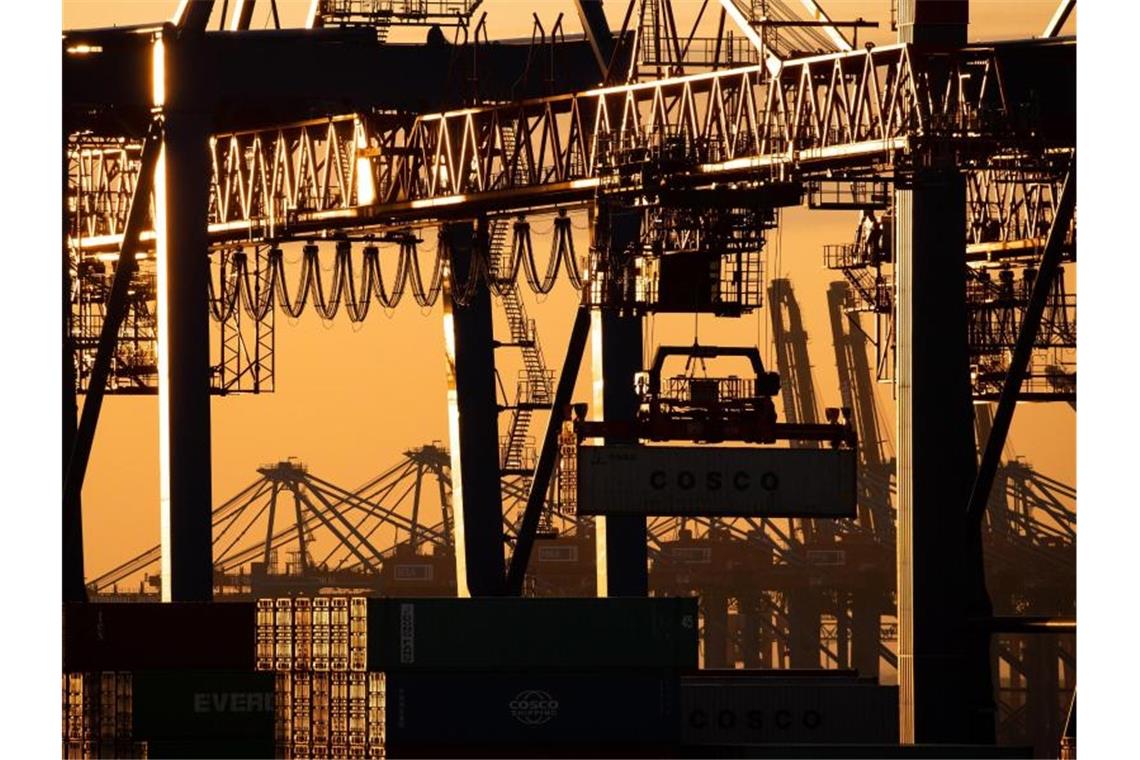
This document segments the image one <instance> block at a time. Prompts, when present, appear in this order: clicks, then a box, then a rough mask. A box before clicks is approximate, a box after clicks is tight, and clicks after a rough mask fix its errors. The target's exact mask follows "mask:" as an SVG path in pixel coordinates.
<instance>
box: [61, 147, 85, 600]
mask: <svg viewBox="0 0 1140 760" xmlns="http://www.w3.org/2000/svg"><path fill="white" fill-rule="evenodd" d="M68 131H69V130H68V129H67V128H66V127H65V128H64V130H63V198H64V203H63V260H62V270H63V271H62V275H63V281H62V284H61V289H60V295H61V301H62V305H63V314H62V316H63V321H62V322H61V323H60V324H61V327H62V329H63V335H62V338H63V341H62V346H63V365H62V367H63V378H62V384H61V387H60V391H61V398H60V401H61V403H62V411H63V415H62V424H63V430H62V432H63V436H62V438H63V451H62V454H63V462H62V465H63V483H64V489H65V490H64V498H63V537H62V538H63V601H65V602H85V601H87V589H86V587H85V586H84V585H83V507H82V502H81V494H78V493H77V494H75V495H74V498H70V499H69V498H68V497H67V493H66V488H67V470H68V467H69V465H70V462H71V452H72V450H73V449H74V447H75V439H76V430H77V428H78V425H79V405H78V401H77V400H76V391H75V386H76V373H75V341H74V339H73V337H72V325H71V252H70V251H69V250H68V244H67V237H68V234H69V233H70V231H71V230H70V226H71V220H70V217H69V214H68V208H67V194H68V150H67V136H68ZM76 192H78V189H77V191H76Z"/></svg>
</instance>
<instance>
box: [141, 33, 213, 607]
mask: <svg viewBox="0 0 1140 760" xmlns="http://www.w3.org/2000/svg"><path fill="white" fill-rule="evenodd" d="M163 38H164V39H162V40H160V41H159V43H157V45H156V47H157V48H158V49H157V50H156V54H155V76H156V98H155V99H156V105H158V106H161V107H162V109H163V114H164V116H165V127H164V134H163V143H162V150H161V153H160V155H159V158H158V163H157V166H156V168H155V183H154V184H155V209H156V217H157V218H156V219H155V235H156V237H155V243H156V261H157V266H158V372H159V389H158V404H159V411H158V415H159V467H160V480H159V487H160V497H159V498H160V508H161V512H162V514H161V531H162V599H163V601H209V600H210V599H211V598H212V597H213V556H212V531H211V514H210V513H211V501H212V499H211V482H210V481H211V472H210V324H209V302H208V282H209V280H208V278H209V277H210V260H209V255H208V254H209V247H208V239H207V223H208V219H209V216H208V215H209V189H210V166H211V162H210V152H209V136H210V131H209V117H208V110H207V105H206V98H205V96H204V92H203V90H204V88H205V87H206V86H208V85H207V84H206V83H205V82H203V81H202V79H203V76H202V67H203V65H204V55H203V50H202V48H203V44H202V38H201V35H200V34H198V33H194V32H192V31H185V32H183V33H181V34H170V33H165V34H164V35H163ZM159 85H164V91H162V92H158V91H157V90H158V86H159Z"/></svg>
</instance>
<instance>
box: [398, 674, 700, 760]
mask: <svg viewBox="0 0 1140 760" xmlns="http://www.w3.org/2000/svg"><path fill="white" fill-rule="evenodd" d="M677 684H678V681H677V678H676V676H675V675H674V676H669V675H667V674H662V673H645V672H635V671H626V672H622V671H604V672H596V673H565V672H556V673H551V672H526V673H505V672H495V673H437V672H424V671H419V672H404V673H399V674H388V685H387V689H388V699H387V703H388V716H387V749H388V756H389V757H392V758H400V757H491V756H528V757H538V756H548V755H550V754H551V752H559V753H563V754H565V755H568V756H588V755H598V754H600V755H605V756H611V757H612V756H621V755H626V754H647V755H661V754H667V753H670V752H672V751H674V750H675V748H676V746H677V739H678V728H679V725H678V700H677ZM631 750H632V752H631Z"/></svg>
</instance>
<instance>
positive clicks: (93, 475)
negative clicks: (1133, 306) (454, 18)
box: [63, 0, 1076, 579]
mask: <svg viewBox="0 0 1140 760" xmlns="http://www.w3.org/2000/svg"><path fill="white" fill-rule="evenodd" d="M673 4H674V7H675V8H676V9H677V11H678V15H679V18H678V23H679V26H682V27H684V26H685V24H686V21H685V20H684V19H691V18H692V16H693V14H694V13H695V12H696V9H697V8H698V7H699V6H700V0H674V3H673ZM221 5H222V3H221V2H218V3H216V6H217V7H218V8H219V9H220V7H221ZM711 5H714V6H715V5H716V3H715V0H713V2H712V3H711ZM176 6H177V2H175V1H174V0H65V2H64V3H63V23H64V27H65V28H69V29H70V28H82V27H93V26H109V25H112V24H133V23H140V22H151V21H157V20H163V19H166V18H169V17H170V16H171V14H172V13H173V11H174V9H175V7H176ZM278 6H279V7H280V9H281V19H282V23H283V25H284V26H300V25H302V23H303V20H304V14H305V10H306V8H307V6H308V0H279V2H278ZM824 6H825V8H826V9H827V10H828V12H829V13H830V14H831V15H832V17H833V18H839V19H852V18H855V17H859V16H861V17H864V18H866V19H868V20H873V21H879V22H880V24H881V28H880V29H878V30H871V33H870V34H869V35H867V34H863V33H861V34H860V40H861V41H862V40H864V39H868V38H869V39H870V40H872V41H875V42H879V43H886V42H890V41H892V33H891V32H890V28H889V8H890V2H889V0H827V2H825V3H824ZM605 7H606V11H607V15H608V16H609V18H610V23H611V25H612V26H613V27H615V28H617V27H618V26H619V25H620V24H621V19H622V16H623V15H624V12H625V7H626V2H625V0H607V2H606V4H605ZM1055 7H1056V0H972V2H971V27H970V29H971V39H974V40H986V39H1006V38H1012V37H1026V36H1032V35H1037V34H1040V33H1041V31H1042V29H1043V28H1044V26H1045V24H1046V22H1047V21H1048V19H1049V17H1050V15H1051V14H1052V12H1053V10H1054V8H1055ZM481 10H486V11H487V14H488V16H487V20H488V29H489V32H490V35H491V37H492V38H495V37H500V38H501V37H520V36H526V37H529V35H530V30H531V20H530V15H531V12H532V11H534V12H537V13H538V14H539V15H540V17H541V19H542V21H543V23H544V25H546V27H547V28H548V29H549V28H550V24H552V23H553V21H554V19H555V17H556V16H557V15H558V13H560V12H563V13H565V14H566V18H565V24H566V31H567V32H568V33H573V32H577V31H579V25H578V20H577V15H576V13H575V12H574V5H573V2H572V0H528V1H527V2H520V1H519V0H485V2H484V3H483V6H482V9H481ZM271 23H272V22H271V20H270V17H269V3H268V2H267V1H266V0H263V2H260V3H258V9H257V11H256V12H255V16H254V27H255V28H261V27H263V26H267V25H271ZM1075 29H1076V20H1075V14H1074V16H1073V18H1072V19H1071V20H1070V21H1069V23H1068V26H1067V27H1066V30H1065V31H1066V33H1075ZM423 33H424V30H422V29H419V30H414V31H413V32H410V33H409V34H405V35H392V36H391V39H395V40H399V41H407V40H414V39H417V38H422V35H423ZM585 222H586V219H585V214H584V213H577V214H575V225H576V228H577V229H576V232H575V234H576V244H577V246H578V250H579V251H580V252H584V251H585V250H586V245H587V241H586V233H585V231H584V229H583V228H584V227H585ZM857 222H858V214H857V213H854V212H818V211H815V212H809V211H808V210H807V208H806V207H803V208H796V209H790V210H786V211H784V212H783V215H782V224H781V234H780V235H779V243H778V244H777V241H776V238H777V236H776V235H775V234H772V235H770V238H769V239H770V244H769V247H768V249H767V253H766V256H765V269H766V273H767V277H769V278H771V277H787V278H790V279H791V280H792V283H793V287H794V289H795V294H796V297H797V299H798V301H799V304H800V307H801V309H802V311H803V316H804V320H805V324H806V328H807V331H808V334H809V340H810V342H809V350H810V354H811V358H812V373H813V377H814V382H815V391H816V395H817V398H818V400H819V403H820V406H821V409H822V407H824V406H838V405H839V403H840V389H839V385H838V379H837V373H836V369H835V360H834V353H833V349H832V342H831V330H830V325H829V321H828V314H827V299H826V292H827V286H828V283H830V282H832V281H835V280H838V279H841V276H840V275H839V273H837V272H831V271H828V270H826V269H824V267H823V263H822V249H823V246H824V245H825V244H830V243H842V242H850V241H851V239H852V237H853V233H854V230H855V226H856V223H857ZM532 224H533V227H534V228H535V229H536V230H538V231H543V230H548V229H549V227H550V224H549V220H548V219H544V218H535V219H532ZM425 236H426V237H429V239H430V238H432V237H433V234H431V233H428V234H426V235H425ZM547 242H548V238H546V237H545V236H541V235H536V237H535V244H536V245H535V247H536V250H537V251H538V256H539V258H540V263H541V262H542V261H544V260H545V256H546V251H547ZM286 256H287V259H290V260H291V259H293V258H295V254H294V253H292V252H290V251H288V250H287V251H286ZM429 262H430V257H429ZM425 266H426V264H425ZM289 272H290V274H291V275H292V273H293V272H294V270H293V269H292V268H290V269H289ZM293 277H295V275H292V276H291V277H290V287H292V282H293ZM1067 280H1068V285H1069V288H1070V290H1075V288H1076V276H1075V272H1074V271H1072V267H1069V271H1068V272H1067ZM523 292H524V299H525V300H526V305H527V308H528V310H529V311H530V313H531V316H533V317H535V318H536V319H537V321H538V330H539V336H540V339H541V341H542V345H543V348H544V351H545V354H546V358H547V362H548V364H549V365H550V366H551V368H557V367H558V366H559V365H560V364H561V361H562V356H563V353H564V351H565V342H566V339H567V337H568V335H569V330H570V324H571V320H572V317H573V310H574V306H575V303H576V301H575V294H574V293H573V292H572V290H571V288H570V286H569V285H568V284H567V283H566V282H565V281H563V282H561V283H560V284H559V285H558V287H557V288H556V289H555V291H554V293H553V294H551V295H550V296H549V297H547V298H546V299H545V300H544V302H542V303H536V300H535V298H534V296H533V295H532V294H531V293H530V292H529V290H528V289H526V288H524V289H523ZM768 318H769V314H768V312H767V309H760V310H758V311H757V312H755V313H753V314H751V315H748V316H745V317H743V318H740V319H737V320H733V319H714V318H712V317H708V316H704V317H702V318H701V319H700V340H701V342H702V343H706V344H715V343H721V344H726V345H739V344H747V343H751V344H753V345H757V344H758V345H759V346H760V347H761V352H762V355H763V356H764V357H765V361H766V363H767V362H768V360H769V358H770V357H771V356H772V353H771V347H770V336H771V330H770V328H769V327H768ZM291 323H292V324H291ZM500 330H503V331H505V325H504V321H503V318H502V314H501V310H499V309H498V307H496V331H497V333H499V334H502V333H500V332H499V331H500ZM653 335H654V341H653V342H650V341H649V340H648V339H647V340H646V350H647V352H651V351H652V350H653V348H654V347H655V344H656V343H661V342H670V343H677V342H682V343H687V342H690V341H691V340H692V337H693V318H692V317H691V316H671V317H669V316H661V317H657V318H656V319H655V320H654V325H653ZM515 353H516V352H511V351H501V352H499V354H500V356H499V358H500V359H503V361H502V363H501V365H500V373H501V374H502V377H503V380H504V383H505V384H507V385H508V386H513V379H514V377H515V374H516V368H517V364H518V362H517V361H516V357H515V355H514V354H515ZM588 358H589V357H588V355H587V357H586V360H585V361H584V362H583V369H582V373H581V375H580V377H579V382H578V390H577V392H576V393H575V400H579V401H588V400H589V394H588V390H587V389H588V387H589V381H590V366H589V361H588ZM712 369H713V368H712V367H711V366H710V371H711V370H712ZM733 369H735V368H733ZM713 374H717V373H715V372H713ZM276 383H277V391H276V392H275V393H273V394H267V395H261V396H229V397H225V398H218V397H215V398H214V399H213V402H212V420H213V441H212V448H213V463H214V474H213V495H214V502H215V504H217V503H221V502H222V501H224V500H225V499H227V498H228V497H230V496H232V495H233V494H235V493H236V492H237V491H238V490H239V489H241V488H242V487H244V486H245V485H247V484H248V483H250V482H251V481H253V480H254V479H256V477H257V474H256V473H255V471H254V470H255V468H256V467H257V466H258V465H260V464H262V463H265V462H270V461H276V460H278V459H283V458H285V457H287V456H295V457H298V458H300V459H301V460H302V461H304V462H305V463H306V464H308V465H309V467H310V469H311V471H312V472H313V473H314V474H317V475H319V476H320V477H322V478H324V479H326V480H330V481H332V482H334V483H336V484H338V485H340V486H343V487H346V488H350V489H351V488H354V487H355V486H357V485H359V484H361V483H363V482H365V481H367V480H369V479H370V478H372V477H373V476H375V475H377V474H378V473H380V472H381V471H382V470H384V469H386V468H387V467H389V466H391V465H393V464H395V463H396V461H397V460H398V459H399V458H400V455H401V452H402V451H403V450H405V449H408V448H410V447H414V446H418V445H421V444H424V443H428V442H431V441H433V440H438V441H443V442H444V443H446V440H447V414H446V371H445V358H444V344H443V327H442V308H441V306H440V305H438V304H437V306H436V307H435V308H434V309H433V310H431V311H430V312H426V313H423V312H421V310H420V309H419V308H418V307H416V306H415V305H414V303H413V302H412V299H410V298H407V299H405V300H404V302H403V303H401V305H400V306H399V307H398V308H397V309H396V310H395V312H394V313H392V314H391V315H385V314H384V313H383V312H382V311H381V310H379V309H374V310H373V312H372V314H371V315H370V317H369V319H368V320H367V321H366V322H365V323H364V324H363V325H360V326H353V325H351V324H349V322H348V320H347V318H345V317H344V316H343V315H340V316H338V318H337V320H335V321H334V322H332V323H323V322H322V321H321V319H320V318H319V317H317V316H316V315H315V314H314V313H313V310H312V309H310V310H308V311H307V312H306V314H305V315H304V316H302V317H301V319H299V320H296V321H294V320H289V319H287V318H285V317H283V316H281V315H280V314H279V316H278V318H277V364H276ZM81 400H82V398H81ZM878 401H879V409H880V412H881V413H882V414H883V415H884V422H885V427H886V430H885V432H886V433H887V435H888V436H889V437H890V438H893V426H894V402H893V399H892V395H891V387H890V386H889V385H880V386H879V395H878ZM504 423H505V415H504ZM1075 429H1076V413H1075V412H1074V410H1073V409H1072V408H1071V407H1069V406H1068V405H1066V404H1060V403H1052V404H1036V405H1031V404H1022V405H1020V406H1019V408H1018V410H1017V413H1016V415H1015V416H1014V424H1013V428H1012V431H1011V433H1010V438H1009V442H1008V444H1007V448H1006V452H1005V453H1006V457H1007V458H1012V457H1015V456H1018V457H1024V458H1025V459H1026V460H1027V461H1028V462H1029V463H1030V464H1032V465H1033V466H1034V467H1035V468H1036V469H1037V470H1039V471H1040V472H1042V473H1044V474H1046V475H1049V476H1050V477H1052V478H1055V479H1057V480H1060V481H1062V482H1065V483H1069V484H1073V485H1076V483H1075V480H1076V461H1075V459H1076V455H1075ZM532 434H535V431H534V429H533V428H532ZM538 434H539V435H540V430H539V431H538ZM889 448H890V447H889V446H888V449H889ZM158 471H159V468H158V402H157V399H156V398H155V397H116V396H111V397H109V398H108V399H107V401H106V402H105V404H104V407H103V411H102V416H101V419H100V422H99V429H98V432H97V434H96V439H95V446H94V450H93V453H92V458H91V462H90V466H89V469H88V474H87V479H86V485H85V488H84V492H83V499H84V501H83V507H84V538H85V557H86V575H87V578H88V579H91V578H92V577H94V576H96V575H98V574H100V573H102V572H105V571H106V570H108V569H110V568H111V567H113V566H115V565H118V564H120V563H121V562H123V561H125V560H126V559H128V558H129V557H132V556H134V555H135V554H137V553H139V552H141V551H143V550H145V549H147V548H149V547H150V546H153V545H155V544H157V543H158V538H159V512H158Z"/></svg>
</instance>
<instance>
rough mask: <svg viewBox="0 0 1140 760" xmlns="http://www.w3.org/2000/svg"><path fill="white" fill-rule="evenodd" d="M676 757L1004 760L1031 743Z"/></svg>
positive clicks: (810, 748)
mask: <svg viewBox="0 0 1140 760" xmlns="http://www.w3.org/2000/svg"><path fill="white" fill-rule="evenodd" d="M678 756H679V757H694V758H707V757H723V758H773V759H775V758H779V759H780V760H786V759H790V758H804V759H805V760H809V759H810V760H817V758H820V757H828V758H835V759H836V760H895V758H898V759H899V760H903V759H909V758H914V759H915V760H918V758H922V759H923V760H929V759H932V758H945V760H975V759H976V760H1004V759H1005V758H1011V759H1012V758H1031V757H1033V748H1032V747H996V746H994V745H992V744H982V745H978V744H901V745H900V744H898V743H897V741H896V742H895V743H892V744H828V745H827V746H826V747H821V746H818V745H812V744H724V745H719V746H713V745H685V746H682V747H681V751H680V753H679V754H678Z"/></svg>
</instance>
